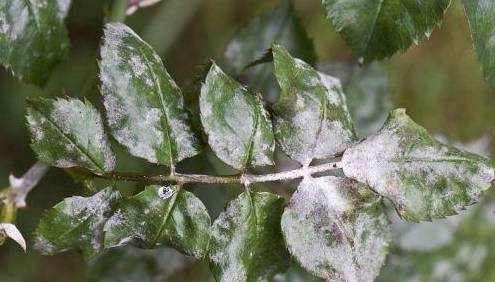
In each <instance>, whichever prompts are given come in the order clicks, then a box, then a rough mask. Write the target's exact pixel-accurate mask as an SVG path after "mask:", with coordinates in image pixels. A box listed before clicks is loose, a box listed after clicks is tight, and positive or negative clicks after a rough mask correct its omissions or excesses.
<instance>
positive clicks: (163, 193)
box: [158, 186, 175, 200]
mask: <svg viewBox="0 0 495 282" xmlns="http://www.w3.org/2000/svg"><path fill="white" fill-rule="evenodd" d="M174 192H175V191H174V189H172V187H170V186H162V187H160V189H159V190H158V197H160V198H161V199H163V200H165V199H168V198H170V197H171V196H172V195H173V194H174Z"/></svg>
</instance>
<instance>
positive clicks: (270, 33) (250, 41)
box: [225, 0, 316, 99]
mask: <svg viewBox="0 0 495 282" xmlns="http://www.w3.org/2000/svg"><path fill="white" fill-rule="evenodd" d="M274 42H278V43H279V44H281V45H284V46H285V47H286V48H287V50H288V51H289V52H290V53H292V54H294V56H296V57H298V58H301V59H302V60H304V61H306V62H308V63H310V64H313V63H314V62H315V57H316V55H315V51H314V47H313V42H312V41H311V39H309V37H308V35H307V34H306V31H305V30H304V27H303V26H302V24H301V22H300V19H299V18H298V16H297V14H296V11H295V9H294V4H293V3H292V1H291V0H283V1H282V2H281V4H280V5H278V6H276V7H275V8H274V9H273V10H271V11H268V12H266V13H264V14H262V15H261V16H259V17H257V18H255V19H254V20H253V21H251V22H249V23H248V25H247V26H246V27H245V28H243V29H241V30H240V31H239V32H238V33H237V34H236V35H235V36H234V38H232V40H231V41H230V42H229V44H228V46H227V48H226V50H225V59H226V64H228V65H229V66H230V68H231V69H232V72H233V73H235V74H236V75H238V76H239V79H241V81H242V82H243V83H246V84H247V85H249V87H250V88H252V89H255V90H256V91H260V92H261V93H262V94H263V95H264V96H265V97H267V98H268V99H274V98H276V97H277V95H278V89H277V87H276V81H275V78H274V77H273V75H272V73H273V66H272V65H271V64H261V65H257V66H253V67H250V68H248V69H244V68H245V67H246V66H247V65H249V64H250V63H251V62H252V61H253V60H255V59H258V58H260V57H262V56H263V55H264V53H265V52H266V51H267V50H268V49H270V48H271V47H272V44H273V43H274Z"/></svg>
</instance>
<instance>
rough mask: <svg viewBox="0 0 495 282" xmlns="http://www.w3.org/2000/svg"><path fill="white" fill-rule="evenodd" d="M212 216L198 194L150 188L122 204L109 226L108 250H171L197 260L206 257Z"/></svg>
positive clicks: (175, 188)
mask: <svg viewBox="0 0 495 282" xmlns="http://www.w3.org/2000/svg"><path fill="white" fill-rule="evenodd" d="M209 226H210V216H209V215H208V211H207V210H206V208H205V206H204V205H203V203H202V202H201V201H200V200H199V199H198V198H196V196H194V194H192V193H190V192H188V191H185V190H183V189H178V188H177V187H176V186H170V187H169V186H162V187H160V186H156V185H153V186H148V187H146V188H145V190H144V191H143V192H141V193H139V194H137V195H135V196H133V197H131V198H129V199H125V200H123V201H121V203H120V204H119V207H118V209H117V211H116V212H115V213H114V215H113V216H112V217H111V218H110V220H108V222H107V223H106V225H105V229H104V230H105V247H106V248H110V247H115V246H121V245H126V244H132V245H135V246H138V247H141V248H156V247H158V246H171V247H174V248H176V249H178V250H179V251H182V252H184V253H186V254H188V255H192V256H194V257H197V258H201V257H203V256H204V255H205V253H206V248H207V246H208V238H209V235H208V228H209Z"/></svg>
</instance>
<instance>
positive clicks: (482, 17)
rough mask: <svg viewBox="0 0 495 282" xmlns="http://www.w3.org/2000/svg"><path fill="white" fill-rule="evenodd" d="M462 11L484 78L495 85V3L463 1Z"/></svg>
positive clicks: (489, 1)
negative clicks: (466, 20)
mask: <svg viewBox="0 0 495 282" xmlns="http://www.w3.org/2000/svg"><path fill="white" fill-rule="evenodd" d="M463 3H464V9H465V11H466V16H467V19H468V22H469V28H470V30H471V37H472V38H473V42H474V49H475V50H476V54H477V55H478V59H479V61H480V62H481V65H482V66H483V72H484V74H485V78H486V79H487V80H488V81H489V82H490V83H491V84H492V85H495V43H494V41H493V40H494V38H495V37H494V36H495V2H493V1H491V0H464V1H463Z"/></svg>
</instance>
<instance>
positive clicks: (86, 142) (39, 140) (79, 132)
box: [27, 98, 115, 174]
mask: <svg viewBox="0 0 495 282" xmlns="http://www.w3.org/2000/svg"><path fill="white" fill-rule="evenodd" d="M27 104H28V107H27V123H28V127H29V130H30V131H31V141H32V145H31V146H32V148H33V150H34V151H35V152H36V154H37V155H38V158H39V159H40V160H41V161H43V162H46V163H47V164H50V165H52V166H56V167H62V168H69V167H76V166H77V167H84V168H87V169H89V170H91V171H93V172H95V173H97V174H104V173H106V172H110V171H112V169H113V167H114V165H115V156H114V154H113V152H112V150H111V148H110V143H109V141H108V139H107V136H106V134H105V132H104V129H103V122H102V120H101V116H100V114H99V113H98V111H97V110H96V109H95V108H94V107H93V105H91V103H89V102H88V101H85V102H82V101H80V100H78V99H61V98H60V99H56V100H53V99H45V98H38V99H29V100H28V101H27Z"/></svg>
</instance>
